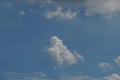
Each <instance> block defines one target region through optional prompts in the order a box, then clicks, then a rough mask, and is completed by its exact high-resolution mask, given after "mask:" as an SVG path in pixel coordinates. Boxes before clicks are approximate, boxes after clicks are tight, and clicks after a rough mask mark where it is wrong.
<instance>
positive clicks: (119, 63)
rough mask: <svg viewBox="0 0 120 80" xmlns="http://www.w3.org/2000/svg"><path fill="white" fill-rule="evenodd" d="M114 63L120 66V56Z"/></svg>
mask: <svg viewBox="0 0 120 80" xmlns="http://www.w3.org/2000/svg"><path fill="white" fill-rule="evenodd" d="M114 62H115V63H116V64H117V65H119V66H120V56H118V57H117V58H116V59H114Z"/></svg>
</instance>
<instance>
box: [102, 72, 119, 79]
mask: <svg viewBox="0 0 120 80" xmlns="http://www.w3.org/2000/svg"><path fill="white" fill-rule="evenodd" d="M104 80H120V75H118V74H116V73H114V74H112V75H111V76H107V77H104Z"/></svg>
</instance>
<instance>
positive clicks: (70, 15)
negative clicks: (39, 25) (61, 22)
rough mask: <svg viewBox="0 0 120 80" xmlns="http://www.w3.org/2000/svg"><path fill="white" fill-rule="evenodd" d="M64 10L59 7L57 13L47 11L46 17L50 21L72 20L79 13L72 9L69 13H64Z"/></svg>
mask: <svg viewBox="0 0 120 80" xmlns="http://www.w3.org/2000/svg"><path fill="white" fill-rule="evenodd" d="M62 9H63V8H62V7H57V8H56V10H55V11H47V12H46V14H45V17H46V18H48V19H51V18H60V19H67V20H72V19H74V18H75V17H76V16H77V12H73V11H72V10H71V9H69V10H67V11H63V10H62Z"/></svg>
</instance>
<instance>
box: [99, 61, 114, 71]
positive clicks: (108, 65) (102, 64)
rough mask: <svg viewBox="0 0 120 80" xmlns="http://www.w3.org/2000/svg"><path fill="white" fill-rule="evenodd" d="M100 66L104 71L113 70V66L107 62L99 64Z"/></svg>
mask: <svg viewBox="0 0 120 80" xmlns="http://www.w3.org/2000/svg"><path fill="white" fill-rule="evenodd" d="M98 66H99V67H100V68H101V69H103V70H104V71H106V70H110V69H112V68H113V65H111V64H110V63H107V62H101V63H99V64H98Z"/></svg>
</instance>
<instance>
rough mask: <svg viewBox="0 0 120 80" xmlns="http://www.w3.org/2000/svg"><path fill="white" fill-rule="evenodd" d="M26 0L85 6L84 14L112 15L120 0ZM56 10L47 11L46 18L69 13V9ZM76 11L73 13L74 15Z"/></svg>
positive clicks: (116, 11) (119, 10)
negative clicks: (64, 10) (63, 10)
mask: <svg viewBox="0 0 120 80" xmlns="http://www.w3.org/2000/svg"><path fill="white" fill-rule="evenodd" d="M26 1H27V2H31V3H49V4H50V3H51V4H55V5H56V4H57V5H58V4H60V5H65V6H69V5H72V6H73V7H78V8H79V7H81V6H82V7H85V8H86V13H85V14H86V15H92V14H96V13H97V14H101V15H104V16H109V17H110V16H113V15H115V14H118V13H120V0H26ZM56 13H57V12H56V11H55V12H49V13H47V14H48V18H50V15H51V16H52V17H53V16H61V17H62V15H66V14H71V12H70V11H67V12H66V13H64V14H63V13H62V12H61V10H60V11H59V13H58V14H56ZM75 15H76V13H74V16H75Z"/></svg>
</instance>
